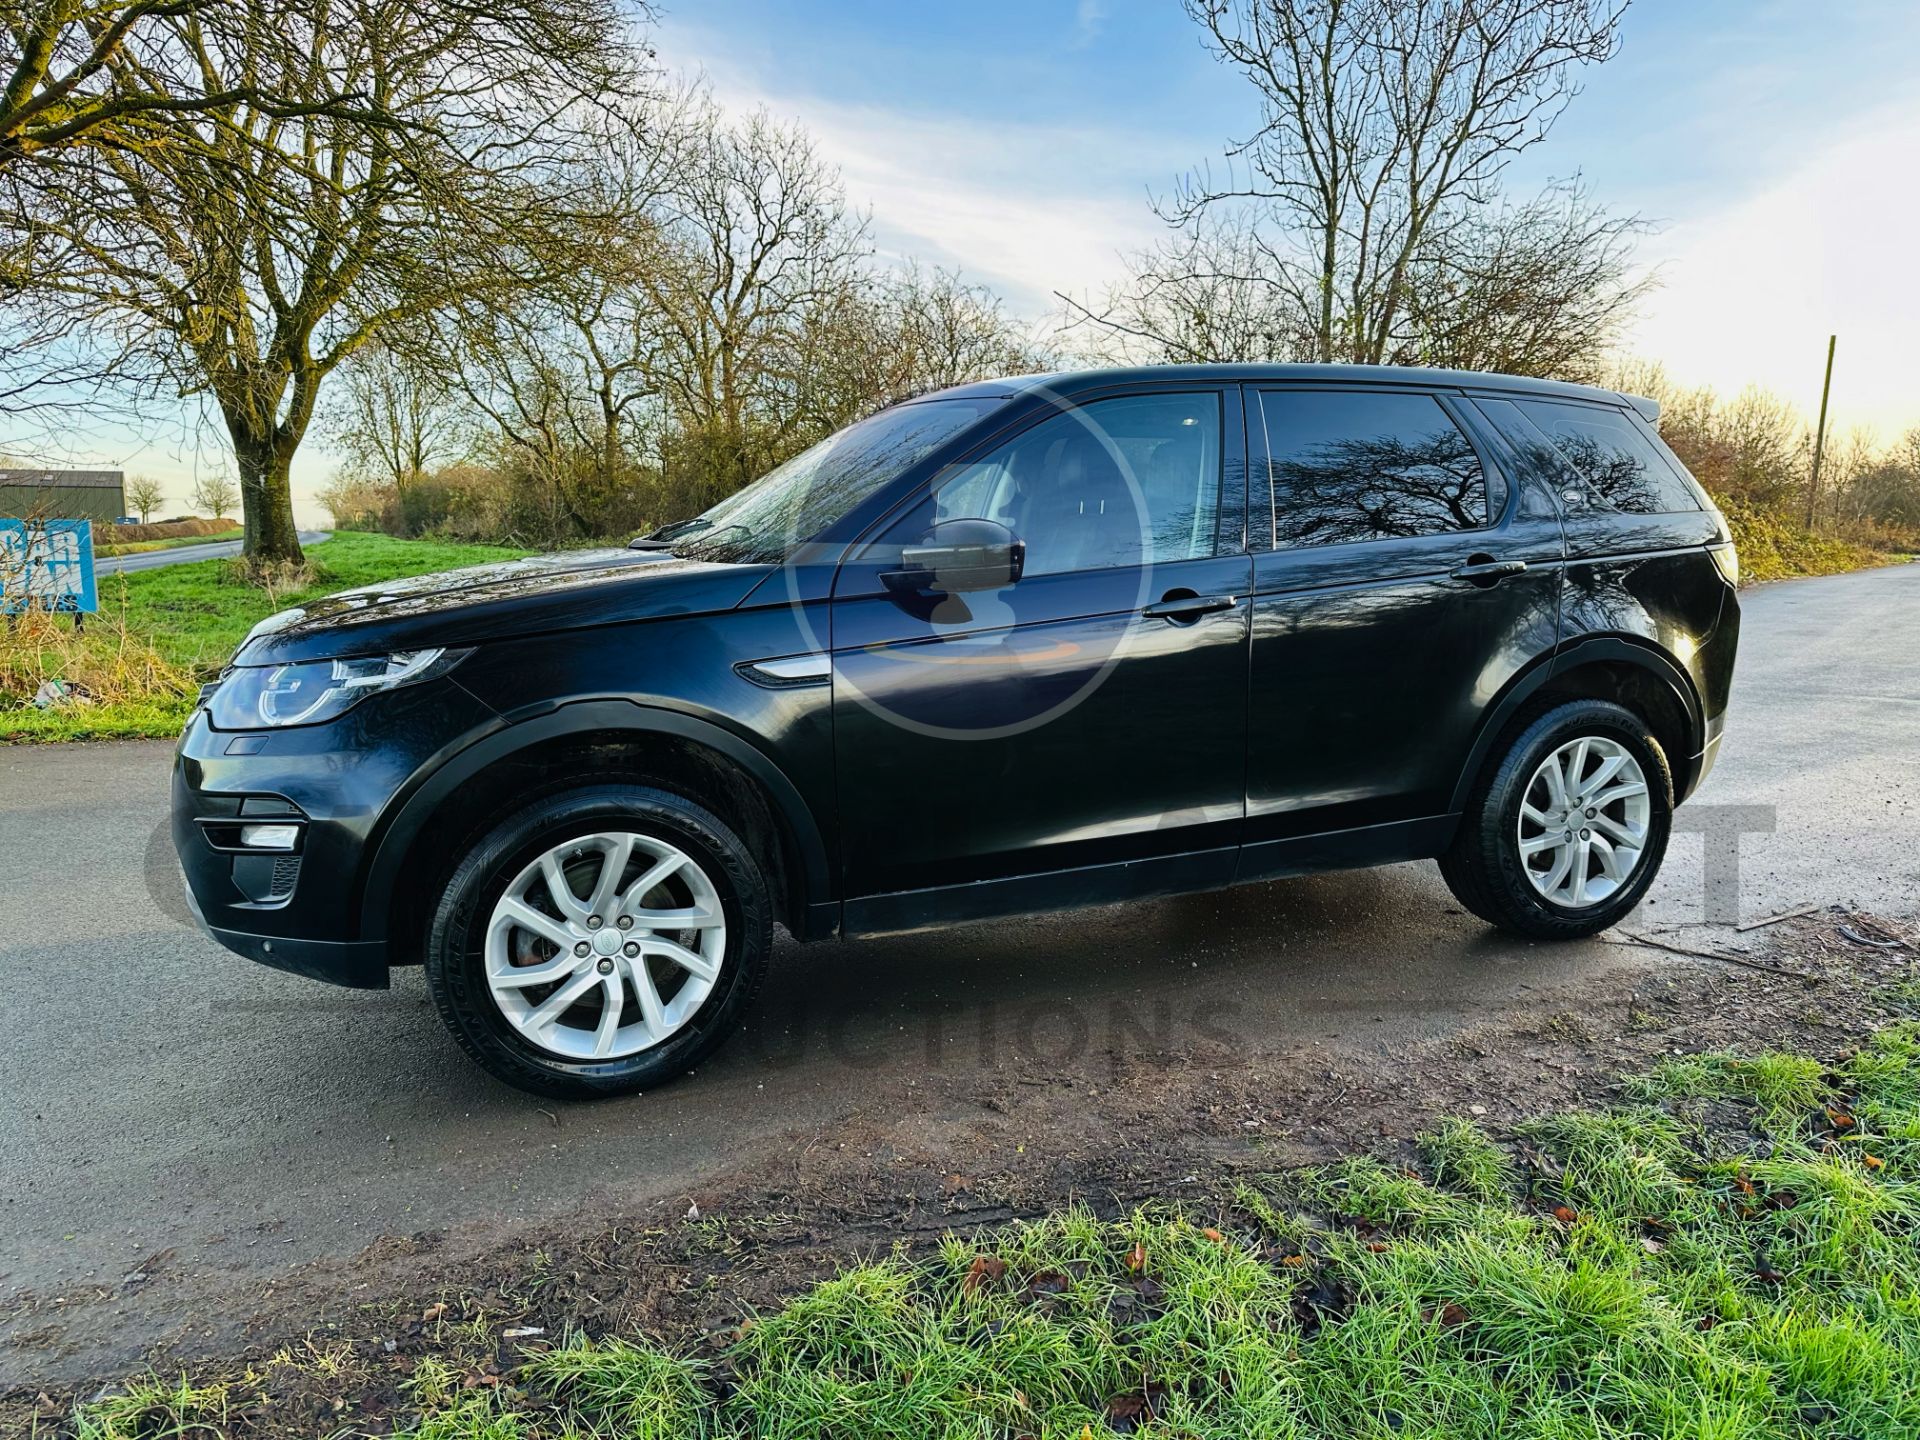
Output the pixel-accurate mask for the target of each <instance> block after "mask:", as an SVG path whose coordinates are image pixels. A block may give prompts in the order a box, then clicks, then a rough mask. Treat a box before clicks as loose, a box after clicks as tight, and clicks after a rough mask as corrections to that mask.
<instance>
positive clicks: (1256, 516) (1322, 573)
mask: <svg viewBox="0 0 1920 1440" xmlns="http://www.w3.org/2000/svg"><path fill="white" fill-rule="evenodd" d="M1247 417H1248V418H1247V426H1248V431H1249V442H1250V449H1251V452H1252V454H1253V457H1254V460H1253V464H1252V467H1251V469H1252V473H1251V477H1250V484H1249V506H1248V544H1249V547H1250V549H1251V550H1252V551H1253V566H1254V607H1253V633H1252V645H1251V649H1252V654H1251V673H1250V695H1249V700H1248V711H1249V714H1248V719H1249V731H1250V737H1251V738H1250V748H1249V753H1248V760H1247V825H1246V831H1245V840H1246V846H1247V848H1246V850H1245V852H1244V853H1243V856H1242V865H1241V872H1240V873H1241V877H1242V878H1253V877H1256V876H1260V875H1265V874H1284V873H1287V872H1289V871H1291V870H1295V869H1300V868H1311V867H1315V866H1320V865H1326V864H1333V863H1340V862H1341V861H1343V860H1352V861H1353V862H1354V863H1372V862H1376V861H1381V860H1389V859H1395V858H1406V857H1411V856H1416V855H1422V854H1431V853H1434V850H1435V849H1436V848H1437V846H1438V845H1439V844H1440V843H1442V842H1443V841H1444V837H1445V833H1446V828H1447V827H1446V822H1445V821H1444V819H1442V818H1439V817H1444V816H1445V814H1446V813H1447V811H1448V809H1449V807H1450V802H1451V796H1452V791H1453V789H1454V786H1455V784H1456V782H1457V781H1458V779H1459V777H1460V773H1461V768H1462V766H1463V764H1464V763H1465V760H1466V757H1467V753H1468V750H1469V748H1470V747H1471V745H1472V742H1473V739H1474V735H1475V732H1476V729H1477V727H1478V725H1479V723H1480V721H1481V720H1482V718H1483V717H1484V716H1485V714H1486V713H1487V710H1488V707H1489V706H1490V705H1491V703H1492V702H1493V701H1494V699H1495V698H1496V697H1497V696H1498V695H1499V694H1500V693H1501V691H1502V690H1503V689H1504V687H1505V686H1506V684H1507V682H1508V681H1509V680H1511V679H1512V678H1513V677H1514V676H1515V675H1516V674H1517V673H1518V672H1519V671H1520V669H1522V668H1523V667H1524V666H1525V665H1526V664H1527V663H1528V662H1529V661H1530V660H1532V659H1534V658H1535V657H1538V656H1544V655H1547V654H1549V653H1550V652H1551V650H1552V648H1553V645H1554V641H1555V637H1556V633H1557V627H1558V620H1559V616H1558V609H1559V602H1560V592H1561V571H1562V555H1563V546H1562V536H1561V530H1560V522H1559V518H1558V512H1557V510H1556V508H1555V505H1554V501H1553V498H1552V496H1551V495H1550V494H1548V493H1546V491H1545V489H1544V487H1542V486H1541V485H1540V484H1539V483H1538V482H1537V481H1531V480H1523V479H1522V478H1521V477H1519V476H1517V475H1510V474H1508V473H1507V472H1506V471H1505V470H1503V469H1501V468H1499V467H1498V466H1496V464H1495V463H1494V458H1493V457H1494V453H1495V452H1494V450H1493V448H1492V437H1491V436H1489V435H1488V434H1487V433H1486V431H1485V429H1484V421H1482V420H1481V419H1480V418H1479V417H1478V416H1476V415H1474V414H1473V413H1472V412H1471V411H1470V410H1469V409H1468V408H1467V407H1466V406H1465V405H1464V404H1463V403H1462V402H1461V401H1460V400H1459V399H1458V398H1457V397H1454V396H1452V395H1448V394H1443V393H1439V392H1434V391H1426V390H1418V389H1412V388H1388V387H1375V388H1369V387H1363V386H1346V387H1328V386H1318V387H1315V386H1261V387H1249V395H1248V407H1247Z"/></svg>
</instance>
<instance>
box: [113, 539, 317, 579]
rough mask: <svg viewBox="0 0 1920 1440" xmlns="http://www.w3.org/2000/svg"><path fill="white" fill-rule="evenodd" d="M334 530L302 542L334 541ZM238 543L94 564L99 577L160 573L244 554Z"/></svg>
mask: <svg viewBox="0 0 1920 1440" xmlns="http://www.w3.org/2000/svg"><path fill="white" fill-rule="evenodd" d="M332 538H333V532H332V531H331V530H302V531H301V532H300V543H301V544H302V545H303V546H304V545H318V544H319V543H320V542H321V541H322V540H331V539H332ZM240 544H241V542H240V541H238V540H217V541H215V542H213V543H212V544H210V545H176V546H174V547H173V549H171V550H142V551H140V552H139V553H138V554H136V555H109V556H107V557H106V558H105V559H101V560H96V561H94V562H93V570H94V573H95V574H96V575H129V574H132V573H133V572H134V571H135V570H158V569H160V567H161V566H163V565H184V564H186V563H187V562H188V561H189V560H224V559H226V558H227V557H228V556H230V555H238V554H239V553H240Z"/></svg>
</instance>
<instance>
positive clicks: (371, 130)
mask: <svg viewBox="0 0 1920 1440" xmlns="http://www.w3.org/2000/svg"><path fill="white" fill-rule="evenodd" d="M616 4H617V0H499V3H494V4H489V5H487V6H472V5H468V4H465V3H463V0H417V3H402V0H249V3H247V4H246V5H244V6H232V7H227V6H206V7H203V6H199V5H182V6H179V7H177V11H168V10H167V9H166V8H165V7H162V8H161V9H159V10H156V11H154V12H153V13H152V17H151V18H152V23H153V24H154V25H155V26H158V27H161V28H162V30H163V31H164V35H165V36H166V37H167V39H166V44H165V45H164V46H162V45H160V44H159V42H158V41H156V42H155V47H153V48H148V49H143V50H139V51H132V50H126V49H122V50H120V51H117V52H116V53H114V54H113V55H111V56H110V57H108V58H107V59H106V60H105V62H104V70H105V74H106V76H107V77H108V78H107V80H106V81H105V82H103V83H104V84H106V85H108V86H109V87H110V88H111V90H112V92H113V93H115V94H138V95H148V94H158V95H161V96H163V97H171V98H173V99H177V100H180V101H182V102H186V101H189V100H191V101H194V102H196V103H195V104H193V105H192V106H188V105H186V104H184V103H183V104H182V105H181V107H180V108H178V109H173V110H169V109H166V108H161V109H158V110H154V111H150V112H148V113H147V114H146V115H145V116H144V117H143V121H142V123H143V125H144V126H146V127H147V134H146V135H145V137H144V138H143V143H142V144H140V145H139V146H132V147H127V148H124V149H123V148H114V147H104V148H103V147H96V146H87V147H80V148H78V149H69V150H66V151H61V152H56V153H54V154H53V156H52V158H51V159H48V158H45V157H42V159H41V160H40V161H39V162H37V163H35V164H32V165H26V166H20V165H15V166H12V167H9V169H8V170H7V171H5V172H0V182H4V185H5V186H6V192H5V195H4V211H0V213H4V214H5V215H7V216H8V218H9V222H10V223H9V225H8V228H9V229H12V230H16V231H30V232H31V233H32V234H33V235H34V236H35V237H36V238H35V242H34V243H35V249H36V263H35V265H34V268H33V273H32V274H31V275H30V276H29V277H28V278H27V282H26V283H27V284H28V286H29V288H30V293H31V294H32V295H33V297H34V298H35V300H36V301H37V302H38V303H39V304H40V306H41V309H42V312H43V313H47V314H51V315H55V316H60V317H63V318H65V319H66V320H68V321H69V322H74V321H76V320H77V322H78V323H79V324H81V325H83V326H84V327H85V328H86V329H87V330H88V331H89V332H91V333H95V334H99V333H109V334H111V335H112V336H113V337H114V338H115V341H116V344H117V345H118V346H119V348H120V349H121V350H122V352H123V353H126V354H130V355H134V356H137V357H138V358H139V360H140V361H141V362H142V363H143V365H144V366H145V367H146V369H147V371H148V373H150V374H151V375H152V376H153V377H154V379H155V381H156V383H161V384H166V385H169V386H172V387H174V388H175V389H177V391H178V392H180V393H184V394H188V395H205V396H206V397H208V399H209V400H210V401H211V402H212V405H213V407H214V408H215V409H216V410H217V411H218V413H219V415H220V418H221V420H222V421H223V422H224V426H225V429H226V431H227V435H228V438H229V441H230V443H231V445H232V449H233V454H234V460H235V464H236V467H237V469H238V472H239V481H240V490H241V495H242V500H243V503H244V511H245V518H246V527H247V540H246V551H247V554H248V556H249V557H250V558H252V559H254V560H256V561H258V560H296V559H298V558H299V556H300V545H299V539H298V536H297V533H296V531H295V528H294V522H293V510H292V494H291V489H290V485H289V475H290V469H291V465H292V461H293V456H294V453H295V451H296V450H297V449H298V447H299V445H300V443H301V441H302V440H303V438H304V437H305V435H306V432H307V428H308V426H309V424H310V423H311V421H312V419H313V416H314V413H315V407H316V404H317V402H318V399H319V392H320V386H321V383H322V382H323V381H324V380H325V378H326V377H327V376H328V375H329V374H330V373H331V372H332V371H333V370H334V369H336V368H337V367H338V366H339V365H340V364H342V363H343V362H344V361H345V360H347V359H348V358H349V357H350V356H352V355H353V354H354V353H355V352H356V351H358V350H360V349H362V348H363V347H364V346H366V345H367V344H369V343H370V342H371V341H373V340H374V339H375V338H377V337H378V336H380V335H382V334H383V333H384V332H385V331H387V330H388V329H390V328H396V327H399V326H402V325H404V324H406V323H407V322H408V321H409V320H411V319H413V318H415V317H417V316H419V315H422V314H425V313H429V312H431V311H433V310H435V309H438V308H441V307H444V306H447V305H450V304H454V303H457V302H459V301H460V300H463V299H470V298H471V297H473V296H474V295H476V294H480V293H485V292H489V291H491V292H501V291H505V290H508V289H511V288H512V287H514V286H515V285H517V284H519V283H521V281H522V280H523V278H524V277H522V276H518V275H516V274H514V273H513V272H512V271H511V270H510V269H509V268H507V267H505V266H503V265H500V264H493V263H476V257H484V256H487V255H488V254H489V251H488V244H489V242H491V241H500V242H502V243H504V242H505V240H506V239H507V237H511V236H513V235H515V234H516V233H517V231H518V230H520V229H521V228H523V227H528V226H534V225H537V224H539V223H541V220H542V217H543V216H544V215H546V214H548V213H550V212H551V211H552V210H554V209H556V208H561V209H564V208H565V205H566V204H567V203H568V200H569V195H570V191H569V190H568V188H567V182H566V180H565V168H564V162H565V161H566V160H567V159H568V157H569V155H570V153H571V151H572V145H571V143H570V142H571V141H572V140H573V139H575V138H576V137H577V132H578V128H579V127H578V124H577V122H576V119H575V116H576V115H577V113H578V111H579V109H580V106H581V105H582V103H583V102H582V99H581V97H582V96H583V95H591V94H598V93H601V92H602V91H603V90H611V89H616V88H620V87H623V86H627V85H628V84H629V81H628V76H629V74H630V66H629V62H630V61H631V59H632V55H633V52H632V50H631V47H630V45H629V42H628V36H627V31H626V29H625V27H624V26H623V25H622V23H621V16H620V12H619V11H618V10H617V9H616ZM155 48H157V49H158V50H159V53H162V54H164V55H165V56H167V57H168V62H169V63H167V64H166V65H164V66H162V65H160V64H158V63H156V62H155V61H154V60H153V59H152V58H151V57H152V56H153V54H154V53H155ZM255 87H258V88H260V89H262V90H263V91H265V92H266V93H269V94H271V95H273V96H276V97H280V98H279V99H276V100H275V101H273V102H265V101H257V100H255V99H253V98H251V96H250V95H248V94H244V93H243V94H239V95H236V94H235V92H236V90H239V91H243V92H244V91H248V90H251V89H253V88H255ZM363 89H364V95H363V94H362V90H363ZM286 97H295V98H296V99H297V100H298V102H299V103H298V104H297V105H296V106H294V107H293V108H292V109H291V110H290V109H289V107H288V106H287V104H285V103H282V102H283V101H284V100H285V98H286ZM213 100H218V102H219V103H217V104H215V103H212V101H213Z"/></svg>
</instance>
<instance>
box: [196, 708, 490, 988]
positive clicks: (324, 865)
mask: <svg viewBox="0 0 1920 1440" xmlns="http://www.w3.org/2000/svg"><path fill="white" fill-rule="evenodd" d="M491 718H492V712H491V711H488V710H487V709H486V708H485V707H484V706H482V705H481V704H480V703H479V701H477V700H475V699H474V698H473V697H472V696H471V695H469V694H468V693H467V692H466V691H465V690H463V689H461V688H460V687H459V686H457V685H452V684H447V683H444V682H442V683H432V684H427V685H422V686H419V687H417V688H411V689H408V690H402V691H397V692H395V693H394V694H391V695H382V696H376V697H374V698H372V699H370V700H368V701H365V702H363V703H362V704H360V705H359V706H356V707H355V708H354V709H353V710H350V711H348V712H347V714H346V715H344V716H342V717H341V718H340V719H338V720H336V721H334V722H332V723H331V724H327V725H314V726H303V727H296V728H292V729H287V730H271V731H238V732H236V731H221V730H215V729H213V727H212V726H211V725H210V724H209V723H208V720H207V715H206V712H205V711H200V712H198V713H196V714H195V715H194V717H193V718H192V720H190V721H189V722H188V724H187V728H186V731H185V732H184V733H183V734H182V735H181V737H180V744H179V748H178V750H177V752H176V754H175V759H174V767H173V805H172V832H173V844H174V849H175V852H176V853H177V854H178V855H179V858H180V869H181V873H182V875H183V877H184V879H185V881H186V889H187V897H188V901H189V903H190V905H191V906H192V908H193V913H194V917H195V919H197V920H198V921H199V922H200V926H201V928H202V929H203V930H205V931H206V933H207V934H208V935H209V936H210V937H212V938H213V939H214V940H216V941H218V942H219V943H220V944H221V945H224V946H225V947H226V948H227V949H229V950H231V951H233V952H234V953H235V954H238V955H244V956H245V957H246V958H247V959H249V960H253V961H256V962H258V963H260V964H262V965H270V966H272V967H273V968H275V969H277V970H286V971H290V972H292V973H294V974H296V975H306V976H309V977H311V978H313V979H316V980H325V981H328V982H330V983H332V984H335V985H347V986H352V987H355V988H358V989H379V988H383V987H384V986H385V985H386V984H387V970H388V967H389V966H390V965H393V964H396V963H409V962H411V961H414V960H417V959H418V958H419V957H418V956H417V955H414V954H410V953H401V954H396V953H395V948H396V947H395V946H394V945H393V944H392V941H391V937H389V936H388V935H386V934H383V933H367V932H366V931H365V930H364V929H363V925H362V916H361V908H362V898H363V896H364V893H365V889H366V880H367V861H368V858H369V857H370V855H371V853H372V846H371V843H370V842H371V841H372V839H373V838H374V837H375V836H376V834H377V827H378V826H379V824H380V822H381V820H382V818H383V817H384V816H386V815H388V814H390V813H392V810H393V807H394V805H395V804H396V801H397V800H398V799H399V797H402V796H403V795H405V794H407V793H409V791H410V786H411V785H412V784H414V783H416V781H417V778H418V777H419V776H421V775H422V774H424V773H425V772H427V771H429V770H430V769H431V768H432V767H433V764H434V763H435V761H436V759H437V758H438V757H439V755H440V752H441V747H442V745H443V744H444V743H445V740H444V737H446V736H448V735H450V734H451V735H459V734H461V733H463V732H465V731H467V730H468V729H470V728H471V727H475V726H484V725H485V724H486V723H487V722H488V721H489V720H490V719H491ZM243 821H246V822H254V821H265V822H270V823H289V824H293V825H295V826H297V827H298V830H299V839H298V842H297V844H296V846H295V848H294V850H292V851H291V852H288V851H280V852H261V853H252V852H249V851H247V850H245V849H244V848H242V847H241V846H240V845H239V844H238V843H237V840H236V837H237V832H238V830H239V828H240V825H241V823H242V822H243ZM402 948H403V949H404V947H402Z"/></svg>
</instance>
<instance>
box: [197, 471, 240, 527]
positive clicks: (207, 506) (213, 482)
mask: <svg viewBox="0 0 1920 1440" xmlns="http://www.w3.org/2000/svg"><path fill="white" fill-rule="evenodd" d="M188 498H189V499H191V500H192V502H193V508H194V509H196V510H204V511H206V513H207V514H209V515H211V516H212V517H213V518H214V519H216V520H224V519H226V518H227V514H228V512H229V511H231V510H232V509H233V507H234V506H236V505H238V504H239V503H240V501H241V495H240V489H239V487H238V486H236V485H235V484H234V483H233V480H232V478H231V477H230V476H229V475H228V474H227V472H226V471H224V470H208V471H206V472H205V473H203V474H201V475H200V476H198V477H197V478H195V480H194V482H193V493H192V494H191V495H190V496H189V497H188Z"/></svg>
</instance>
